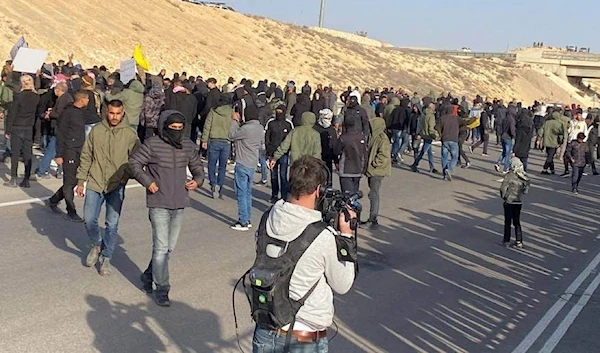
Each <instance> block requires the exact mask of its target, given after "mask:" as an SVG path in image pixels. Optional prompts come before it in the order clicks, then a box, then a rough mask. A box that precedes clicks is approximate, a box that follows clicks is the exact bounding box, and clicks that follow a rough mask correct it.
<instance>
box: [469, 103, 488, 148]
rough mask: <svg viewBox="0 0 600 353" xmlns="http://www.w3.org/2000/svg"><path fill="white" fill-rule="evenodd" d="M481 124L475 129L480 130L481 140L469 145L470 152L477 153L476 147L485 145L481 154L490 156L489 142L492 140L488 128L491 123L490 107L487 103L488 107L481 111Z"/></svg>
mask: <svg viewBox="0 0 600 353" xmlns="http://www.w3.org/2000/svg"><path fill="white" fill-rule="evenodd" d="M479 119H480V121H479V126H478V127H476V128H475V129H474V130H479V133H478V135H479V141H477V142H475V143H474V144H472V145H471V146H469V152H471V153H475V152H474V151H475V149H477V147H479V146H481V145H483V153H482V154H481V155H482V156H483V157H487V156H488V144H489V142H490V134H489V133H488V131H487V128H488V126H489V123H490V109H489V107H488V106H487V105H486V108H485V109H483V110H482V111H481V115H480V117H479Z"/></svg>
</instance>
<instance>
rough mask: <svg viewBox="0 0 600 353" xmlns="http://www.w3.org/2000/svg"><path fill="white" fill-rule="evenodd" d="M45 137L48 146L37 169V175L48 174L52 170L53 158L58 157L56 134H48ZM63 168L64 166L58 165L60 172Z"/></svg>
mask: <svg viewBox="0 0 600 353" xmlns="http://www.w3.org/2000/svg"><path fill="white" fill-rule="evenodd" d="M44 137H45V140H46V143H45V145H46V148H44V156H43V157H42V159H41V160H40V163H39V164H38V166H37V169H36V170H35V174H37V175H45V174H48V173H49V172H50V163H52V160H53V159H54V157H56V136H53V135H46V136H44ZM61 170H62V166H58V172H60V171H61Z"/></svg>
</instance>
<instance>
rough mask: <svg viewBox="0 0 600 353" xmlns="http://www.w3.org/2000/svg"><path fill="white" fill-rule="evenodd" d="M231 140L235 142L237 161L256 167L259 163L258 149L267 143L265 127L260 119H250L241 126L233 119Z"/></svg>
mask: <svg viewBox="0 0 600 353" xmlns="http://www.w3.org/2000/svg"><path fill="white" fill-rule="evenodd" d="M229 140H230V141H232V142H234V143H235V162H236V163H239V164H241V165H243V166H244V167H246V168H251V169H254V168H256V164H257V163H258V151H259V150H260V149H261V148H262V146H263V145H264V144H265V128H264V127H263V126H262V125H261V124H260V122H259V121H258V120H250V121H247V122H245V123H243V124H242V125H241V126H240V123H238V122H237V121H235V120H231V128H230V129H229Z"/></svg>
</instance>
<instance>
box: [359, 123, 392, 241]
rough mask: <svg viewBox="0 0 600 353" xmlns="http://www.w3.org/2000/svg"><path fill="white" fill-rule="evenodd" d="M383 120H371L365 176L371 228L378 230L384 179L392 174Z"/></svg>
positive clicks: (388, 141) (389, 150)
mask: <svg viewBox="0 0 600 353" xmlns="http://www.w3.org/2000/svg"><path fill="white" fill-rule="evenodd" d="M385 125H386V124H385V120H383V118H375V119H372V120H371V134H372V137H371V139H370V140H369V151H368V156H369V157H368V158H369V160H368V163H367V171H366V173H365V175H366V176H367V178H368V181H369V189H370V191H369V201H370V202H371V209H370V212H369V220H368V221H367V223H370V224H371V225H370V228H371V229H372V230H376V229H377V228H378V227H379V222H378V220H377V218H378V216H379V195H380V190H381V184H382V183H383V179H384V178H385V177H388V176H390V175H391V174H392V161H391V158H390V154H391V147H390V140H389V139H388V137H387V134H386V133H385V130H386V126H385Z"/></svg>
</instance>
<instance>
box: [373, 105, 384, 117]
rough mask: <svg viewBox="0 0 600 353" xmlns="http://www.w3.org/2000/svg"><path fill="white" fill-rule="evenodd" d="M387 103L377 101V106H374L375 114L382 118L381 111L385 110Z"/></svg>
mask: <svg viewBox="0 0 600 353" xmlns="http://www.w3.org/2000/svg"><path fill="white" fill-rule="evenodd" d="M386 106H387V105H385V104H383V103H381V102H379V103H377V106H376V107H375V116H377V117H380V118H383V112H384V111H385V107H386Z"/></svg>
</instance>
